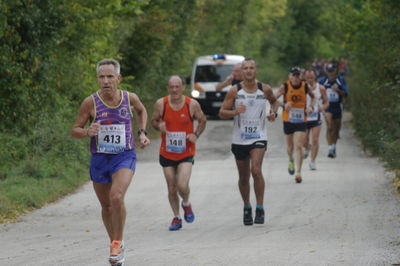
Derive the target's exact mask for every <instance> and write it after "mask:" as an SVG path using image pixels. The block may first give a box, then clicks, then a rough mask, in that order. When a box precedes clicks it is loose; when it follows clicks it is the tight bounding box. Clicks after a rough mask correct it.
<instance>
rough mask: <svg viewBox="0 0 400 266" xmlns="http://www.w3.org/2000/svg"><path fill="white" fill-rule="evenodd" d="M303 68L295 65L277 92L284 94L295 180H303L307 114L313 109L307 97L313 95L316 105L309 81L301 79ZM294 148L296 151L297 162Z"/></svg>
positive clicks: (288, 146)
mask: <svg viewBox="0 0 400 266" xmlns="http://www.w3.org/2000/svg"><path fill="white" fill-rule="evenodd" d="M300 74H301V70H300V68H299V67H293V68H292V69H291V70H290V73H289V80H288V81H286V82H285V83H284V84H282V85H281V86H280V88H279V90H278V91H277V92H276V94H275V97H276V98H279V97H280V96H282V95H283V112H282V120H283V131H284V133H285V138H286V144H287V153H288V156H289V166H288V171H289V174H290V175H293V174H294V173H295V172H296V175H295V180H296V182H297V183H301V182H302V177H301V166H302V164H303V143H304V139H305V136H306V129H307V127H306V121H307V115H308V114H310V113H311V112H312V111H313V110H312V108H311V107H307V106H306V101H307V97H306V95H307V94H308V95H310V97H311V105H310V106H315V97H314V93H313V92H312V90H311V88H309V87H308V86H307V83H305V82H304V81H302V80H301V79H300ZM293 150H295V151H296V155H295V159H296V160H295V162H296V166H295V162H294V158H293Z"/></svg>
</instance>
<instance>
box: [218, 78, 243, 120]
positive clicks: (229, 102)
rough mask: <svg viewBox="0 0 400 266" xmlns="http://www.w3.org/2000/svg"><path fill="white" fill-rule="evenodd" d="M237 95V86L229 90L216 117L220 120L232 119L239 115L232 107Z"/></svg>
mask: <svg viewBox="0 0 400 266" xmlns="http://www.w3.org/2000/svg"><path fill="white" fill-rule="evenodd" d="M236 94H237V86H233V87H232V88H230V89H229V91H228V93H227V94H226V96H225V99H224V101H223V103H222V105H221V108H220V109H219V113H218V116H219V117H220V118H222V119H228V118H232V117H234V116H236V115H238V114H239V110H238V109H233V105H234V103H235V99H236Z"/></svg>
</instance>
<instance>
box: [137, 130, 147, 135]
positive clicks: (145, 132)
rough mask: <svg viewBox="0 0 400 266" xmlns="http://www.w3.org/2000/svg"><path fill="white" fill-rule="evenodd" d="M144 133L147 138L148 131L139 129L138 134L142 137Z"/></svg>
mask: <svg viewBox="0 0 400 266" xmlns="http://www.w3.org/2000/svg"><path fill="white" fill-rule="evenodd" d="M142 133H144V135H145V136H147V131H146V129H139V130H138V132H137V134H138V135H139V136H140V134H142Z"/></svg>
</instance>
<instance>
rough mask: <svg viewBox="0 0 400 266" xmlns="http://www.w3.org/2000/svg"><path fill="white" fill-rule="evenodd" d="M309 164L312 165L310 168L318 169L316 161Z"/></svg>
mask: <svg viewBox="0 0 400 266" xmlns="http://www.w3.org/2000/svg"><path fill="white" fill-rule="evenodd" d="M308 166H310V170H317V164H316V163H315V162H310V163H309V164H308Z"/></svg>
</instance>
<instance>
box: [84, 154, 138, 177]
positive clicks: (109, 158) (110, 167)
mask: <svg viewBox="0 0 400 266" xmlns="http://www.w3.org/2000/svg"><path fill="white" fill-rule="evenodd" d="M124 168H127V169H131V170H132V171H133V172H135V170H136V152H135V150H128V151H124V152H121V153H117V154H106V153H93V154H92V159H91V160H90V179H91V180H92V181H93V182H96V183H102V184H109V183H111V181H112V175H113V174H114V173H115V172H117V171H118V170H120V169H124Z"/></svg>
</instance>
